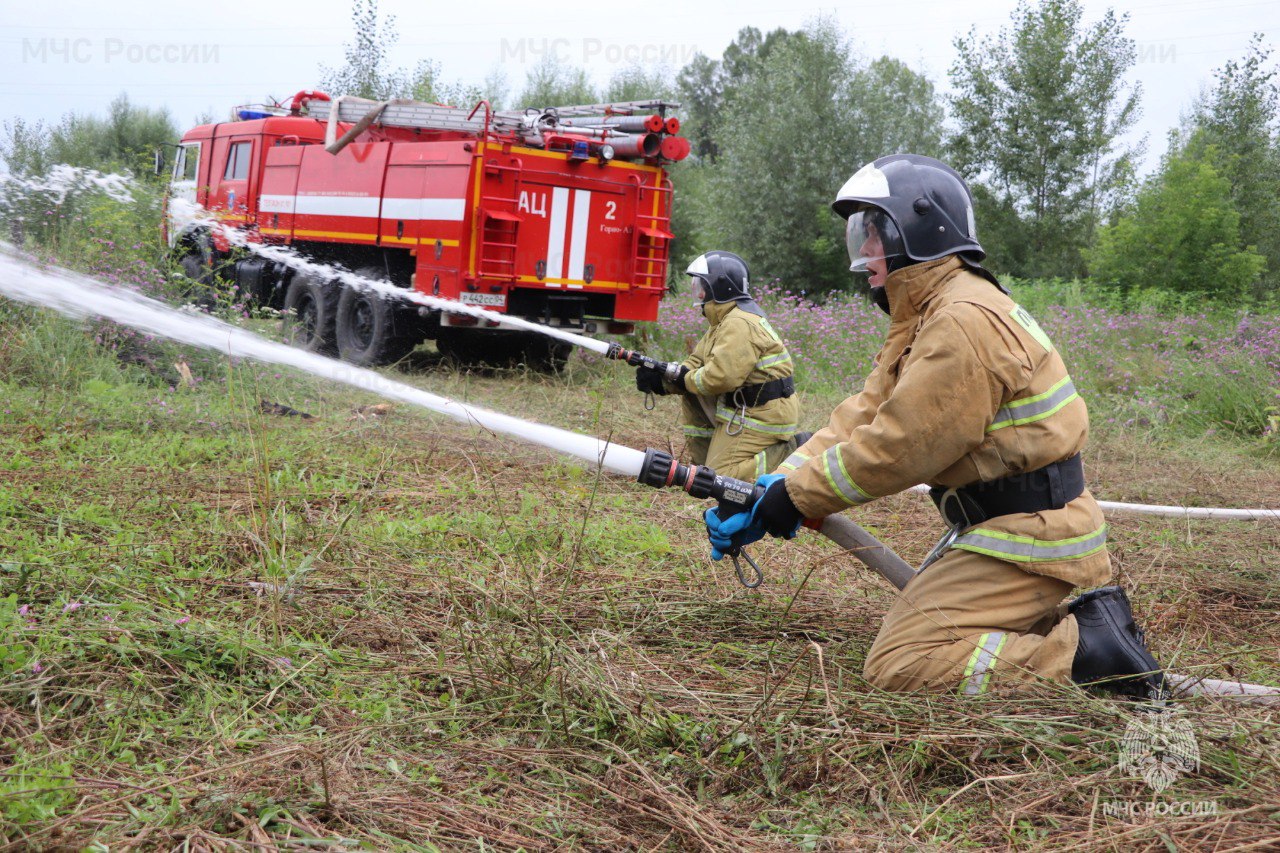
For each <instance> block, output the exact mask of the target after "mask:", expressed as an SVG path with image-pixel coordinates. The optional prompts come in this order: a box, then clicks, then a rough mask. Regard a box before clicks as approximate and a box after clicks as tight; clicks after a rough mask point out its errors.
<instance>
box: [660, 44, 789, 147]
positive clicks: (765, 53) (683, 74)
mask: <svg viewBox="0 0 1280 853" xmlns="http://www.w3.org/2000/svg"><path fill="white" fill-rule="evenodd" d="M792 35H794V34H793V33H790V32H788V31H787V30H784V29H782V28H778V29H776V30H773V31H772V32H770V33H768V34H767V35H765V34H762V33H761V32H760V30H758V29H756V28H755V27H743V28H742V29H741V30H738V35H737V37H736V38H735V39H734V40H733V41H732V42H731V43H730V44H729V46H728V47H726V48H725V50H724V56H723V58H721V59H719V60H714V59H708V58H707V57H706V56H704V55H703V54H701V53H698V54H696V55H695V56H694V58H693V59H692V60H691V61H690V62H689V64H688V65H686V66H685V67H684V68H682V69H680V73H679V75H678V76H677V78H676V83H677V86H678V90H679V97H680V103H681V104H682V105H683V110H684V114H685V116H686V119H687V120H686V121H685V130H684V135H685V136H687V137H689V141H690V142H691V143H692V144H693V152H694V154H695V155H696V156H698V157H700V158H705V159H715V157H716V156H717V155H718V154H719V153H720V148H719V144H718V138H719V135H720V128H721V122H722V120H723V116H724V109H725V104H726V103H727V102H728V101H729V100H730V99H732V97H733V96H734V93H735V92H736V91H737V89H738V88H739V87H740V86H741V85H743V84H744V83H745V82H746V81H747V80H748V79H749V78H750V77H751V76H752V75H753V74H755V73H756V71H757V70H759V69H760V68H761V66H762V63H763V62H764V61H765V60H766V59H768V57H769V54H770V53H772V52H773V51H774V50H775V49H776V48H777V47H778V46H779V45H781V44H782V43H783V42H785V41H786V40H787V39H788V38H790V37H791V36H792Z"/></svg>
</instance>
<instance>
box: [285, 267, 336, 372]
mask: <svg viewBox="0 0 1280 853" xmlns="http://www.w3.org/2000/svg"><path fill="white" fill-rule="evenodd" d="M337 309H338V287H337V284H336V283H335V282H333V281H326V280H322V279H321V278H319V277H318V276H316V275H314V274H312V273H305V272H299V273H297V274H296V275H294V277H293V281H291V282H289V290H288V292H287V293H285V297H284V320H283V330H284V339H285V341H286V342H288V343H289V344H290V345H292V346H296V347H300V348H301V349H304V350H306V351H307V352H315V353H320V354H322V355H335V354H336V353H337V352H338V348H337V345H336V343H335V340H336V339H335V336H334V325H335V324H334V315H335V314H336V313H337Z"/></svg>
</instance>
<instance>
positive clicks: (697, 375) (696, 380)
mask: <svg viewBox="0 0 1280 853" xmlns="http://www.w3.org/2000/svg"><path fill="white" fill-rule="evenodd" d="M706 369H707V368H706V366H705V365H704V366H702V367H699V368H698V369H697V370H695V371H693V384H694V385H697V386H698V393H699V394H701V395H702V396H704V397H706V396H708V394H707V387H706V386H705V385H703V384H702V371H704V370H706ZM716 414H717V415H719V412H716Z"/></svg>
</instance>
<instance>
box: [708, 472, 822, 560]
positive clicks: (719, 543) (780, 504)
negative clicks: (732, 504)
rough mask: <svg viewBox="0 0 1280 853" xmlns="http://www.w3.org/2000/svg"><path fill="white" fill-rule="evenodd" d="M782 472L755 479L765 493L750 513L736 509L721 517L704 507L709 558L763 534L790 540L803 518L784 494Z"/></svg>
mask: <svg viewBox="0 0 1280 853" xmlns="http://www.w3.org/2000/svg"><path fill="white" fill-rule="evenodd" d="M785 480H786V478H785V477H784V476H783V475H782V474H765V475H764V476H763V477H761V478H760V479H758V480H756V484H757V485H761V486H764V487H765V492H764V494H763V495H762V496H761V497H760V500H758V501H756V504H755V506H753V507H752V508H751V511H750V512H739V513H735V514H734V515H731V516H729V517H728V518H725V519H721V518H720V514H719V513H718V512H717V511H716V510H715V509H714V508H712V509H709V510H707V512H706V514H705V515H704V516H703V520H704V521H706V524H707V538H708V539H710V540H711V559H713V560H719V559H721V558H722V557H724V555H725V554H727V553H728V552H729V551H730V550H731V549H733V548H741V547H743V546H744V545H750V544H751V543H752V542H756V541H758V540H760V539H763V538H764V537H765V535H766V534H768V535H770V536H776V537H778V538H779V539H792V538H794V537H795V535H796V531H798V530H799V529H800V522H801V521H802V520H803V517H802V516H801V513H800V510H798V509H796V505H795V504H794V503H793V502H792V501H791V496H790V495H789V494H787V485H786V482H785Z"/></svg>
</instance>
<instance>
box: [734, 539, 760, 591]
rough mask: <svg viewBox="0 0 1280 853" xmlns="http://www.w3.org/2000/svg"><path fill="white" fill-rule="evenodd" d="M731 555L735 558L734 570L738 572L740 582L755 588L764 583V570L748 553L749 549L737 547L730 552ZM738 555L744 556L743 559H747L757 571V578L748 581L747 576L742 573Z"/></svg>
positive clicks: (754, 570)
mask: <svg viewBox="0 0 1280 853" xmlns="http://www.w3.org/2000/svg"><path fill="white" fill-rule="evenodd" d="M729 557H730V559H732V560H733V570H734V571H735V572H737V573H738V583H740V584H742V585H743V586H745V587H746V588H747V589H755V588H756V587H758V586H760V584H762V583H764V572H762V571H760V566H759V565H758V564H757V563H756V561H755V560H753V559H751V555H750V554H748V553H747V549H745V548H735V549H734V550H732V551H730V552H729ZM738 557H742V559H744V560H746V561H747V563H748V564H749V565H750V566H751V570H752V571H753V572H755V578H754V579H753V580H750V581H748V580H747V578H746V576H745V575H744V574H743V573H742V564H741V563H739V562H738Z"/></svg>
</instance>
